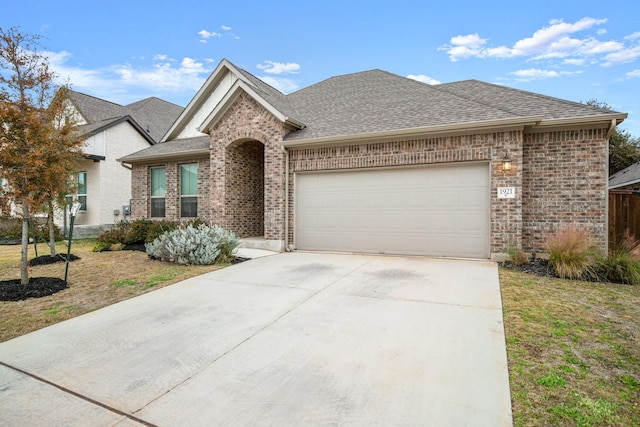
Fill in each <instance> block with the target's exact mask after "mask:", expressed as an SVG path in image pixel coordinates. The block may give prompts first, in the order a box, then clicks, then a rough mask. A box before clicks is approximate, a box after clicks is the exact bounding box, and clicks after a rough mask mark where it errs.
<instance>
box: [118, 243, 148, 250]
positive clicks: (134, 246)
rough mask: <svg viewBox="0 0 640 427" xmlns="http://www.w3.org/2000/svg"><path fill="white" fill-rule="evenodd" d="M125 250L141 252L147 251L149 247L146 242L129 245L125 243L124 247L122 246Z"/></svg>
mask: <svg viewBox="0 0 640 427" xmlns="http://www.w3.org/2000/svg"><path fill="white" fill-rule="evenodd" d="M122 250H123V251H140V252H147V248H146V246H145V245H144V243H132V244H129V245H125V247H124V248H122Z"/></svg>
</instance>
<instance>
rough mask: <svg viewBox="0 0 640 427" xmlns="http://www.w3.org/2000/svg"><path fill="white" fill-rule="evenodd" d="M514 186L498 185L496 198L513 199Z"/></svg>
mask: <svg viewBox="0 0 640 427" xmlns="http://www.w3.org/2000/svg"><path fill="white" fill-rule="evenodd" d="M515 197H516V187H498V199H514V198H515Z"/></svg>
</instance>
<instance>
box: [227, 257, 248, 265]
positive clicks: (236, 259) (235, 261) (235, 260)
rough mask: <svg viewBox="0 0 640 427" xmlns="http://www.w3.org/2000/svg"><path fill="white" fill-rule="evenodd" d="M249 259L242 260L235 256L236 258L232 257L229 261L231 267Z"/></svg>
mask: <svg viewBox="0 0 640 427" xmlns="http://www.w3.org/2000/svg"><path fill="white" fill-rule="evenodd" d="M250 259H251V258H242V257H239V256H237V257H234V258H233V259H232V260H231V265H233V264H240V263H241V262H245V261H249V260H250Z"/></svg>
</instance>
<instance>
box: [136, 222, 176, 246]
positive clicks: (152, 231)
mask: <svg viewBox="0 0 640 427" xmlns="http://www.w3.org/2000/svg"><path fill="white" fill-rule="evenodd" d="M150 223H151V224H149V225H148V227H147V236H146V238H145V239H144V242H145V243H151V242H153V241H154V240H155V239H157V238H158V237H160V236H161V235H163V234H164V233H166V232H169V231H172V230H175V229H176V228H178V226H179V225H180V224H179V223H178V222H176V221H150Z"/></svg>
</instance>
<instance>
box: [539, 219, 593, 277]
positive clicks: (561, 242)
mask: <svg viewBox="0 0 640 427" xmlns="http://www.w3.org/2000/svg"><path fill="white" fill-rule="evenodd" d="M546 246H547V252H548V253H549V262H550V263H551V265H552V266H553V268H554V269H555V270H556V273H557V274H558V276H559V277H561V278H563V279H591V278H595V277H597V256H598V249H597V247H596V245H595V243H594V241H593V239H592V238H591V235H590V234H589V232H588V231H587V230H584V229H579V228H577V227H575V226H569V227H567V228H564V229H562V230H559V231H558V232H556V233H555V234H553V235H551V236H550V237H549V238H548V239H547V243H546Z"/></svg>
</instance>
